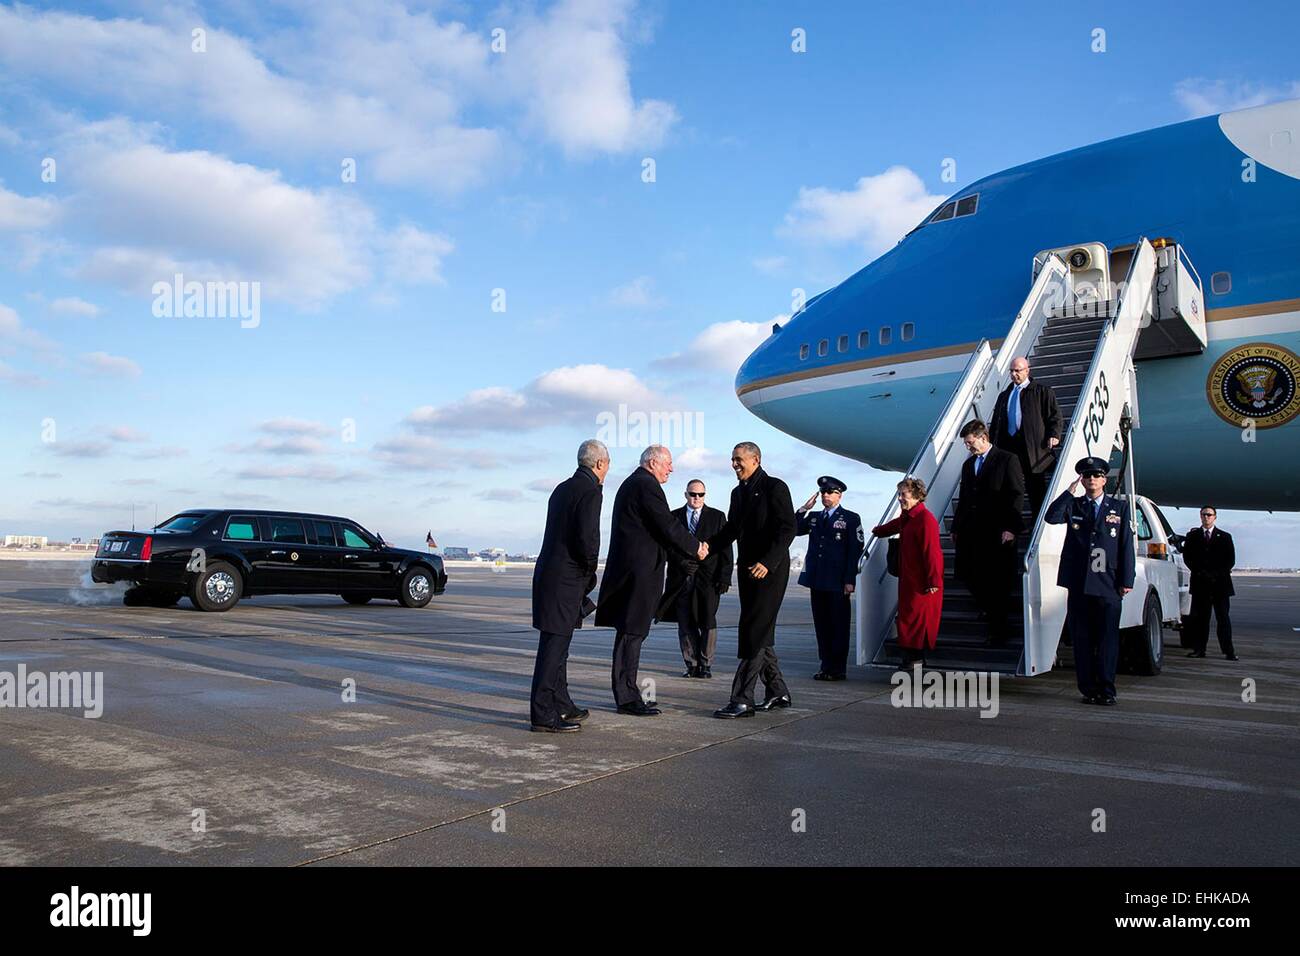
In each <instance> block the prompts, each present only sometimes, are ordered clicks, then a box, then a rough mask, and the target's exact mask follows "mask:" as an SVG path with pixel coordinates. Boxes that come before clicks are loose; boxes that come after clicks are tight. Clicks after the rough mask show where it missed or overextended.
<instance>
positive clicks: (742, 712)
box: [713, 701, 754, 720]
mask: <svg viewBox="0 0 1300 956" xmlns="http://www.w3.org/2000/svg"><path fill="white" fill-rule="evenodd" d="M713 716H714V717H722V718H723V719H725V720H730V719H731V718H733V717H753V716H754V708H753V707H751V706H749V704H738V703H736V702H735V701H732V702H731V703H730V704H728V705H727V706H726V707H720V708H718V709H717V710H715V711H714V712H713Z"/></svg>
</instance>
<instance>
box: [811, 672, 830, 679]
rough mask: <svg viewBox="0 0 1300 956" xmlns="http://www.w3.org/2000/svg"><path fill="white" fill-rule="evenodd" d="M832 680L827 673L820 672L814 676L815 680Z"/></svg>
mask: <svg viewBox="0 0 1300 956" xmlns="http://www.w3.org/2000/svg"><path fill="white" fill-rule="evenodd" d="M830 679H831V675H830V674H828V673H826V672H825V671H818V672H817V673H816V674H813V680H830Z"/></svg>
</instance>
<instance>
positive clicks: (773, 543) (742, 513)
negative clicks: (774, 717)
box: [707, 442, 795, 718]
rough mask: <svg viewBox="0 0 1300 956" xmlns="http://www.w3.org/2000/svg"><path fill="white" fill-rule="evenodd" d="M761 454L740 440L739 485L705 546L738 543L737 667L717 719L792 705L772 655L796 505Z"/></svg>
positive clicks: (734, 462) (734, 458)
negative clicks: (758, 692)
mask: <svg viewBox="0 0 1300 956" xmlns="http://www.w3.org/2000/svg"><path fill="white" fill-rule="evenodd" d="M762 455H763V453H762V452H761V451H760V450H759V447H758V446H757V445H755V444H754V443H753V442H741V443H740V444H739V445H737V446H736V447H735V448H734V449H733V450H732V452H731V467H732V470H733V471H735V473H736V477H737V478H738V479H739V484H737V485H736V487H735V488H734V489H733V490H732V492H731V506H730V507H729V508H728V509H727V523H726V524H725V525H723V527H722V530H721V531H719V532H718V533H717V534H715V535H714V536H713V537H712V538H710V539H709V540H708V542H707V543H708V545H709V549H710V550H711V551H716V550H717V549H719V548H728V547H730V546H731V545H732V543H733V542H734V543H735V544H736V545H737V548H736V564H737V581H738V582H739V588H740V626H739V628H738V633H737V656H738V657H739V658H740V664H739V666H738V667H737V668H736V676H735V679H734V680H732V682H731V701H730V702H729V703H728V704H727V706H726V707H722V708H720V709H718V710H716V711H714V712H713V716H715V717H723V718H734V717H753V716H754V711H755V710H772V709H774V708H778V707H789V706H790V691H789V689H788V688H787V687H786V685H785V678H784V677H783V676H782V674H781V665H780V662H779V661H778V660H777V657H776V616H777V612H779V611H780V610H781V601H782V600H784V599H785V588H786V584H787V583H788V582H789V580H790V542H792V541H794V532H795V523H794V504H793V502H791V500H790V489H789V488H788V487H786V483H785V482H784V481H782V480H781V479H779V478H773V477H772V476H771V475H769V474H768V473H767V472H765V471H764V470H763V468H762ZM760 677H761V678H762V680H763V686H764V688H765V690H766V695H765V697H764V699H763V702H762V703H761V704H759V705H758V706H757V707H755V705H754V686H755V685H756V684H757V683H758V680H759V678H760Z"/></svg>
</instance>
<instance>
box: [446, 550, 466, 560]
mask: <svg viewBox="0 0 1300 956" xmlns="http://www.w3.org/2000/svg"><path fill="white" fill-rule="evenodd" d="M442 556H443V557H444V558H446V559H448V560H451V561H468V560H469V548H443V549H442Z"/></svg>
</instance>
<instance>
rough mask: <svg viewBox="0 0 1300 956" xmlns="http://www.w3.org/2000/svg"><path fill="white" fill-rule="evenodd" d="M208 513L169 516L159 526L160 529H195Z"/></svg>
mask: <svg viewBox="0 0 1300 956" xmlns="http://www.w3.org/2000/svg"><path fill="white" fill-rule="evenodd" d="M206 517H207V515H176V517H174V518H168V519H167V520H166V521H164V522H163V523H162V524H160V525H159V526H158V528H157V530H158V531H193V530H194V529H195V528H197V527H198V526H199V525H200V524H201V523H202V522H203V519H204V518H206Z"/></svg>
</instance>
